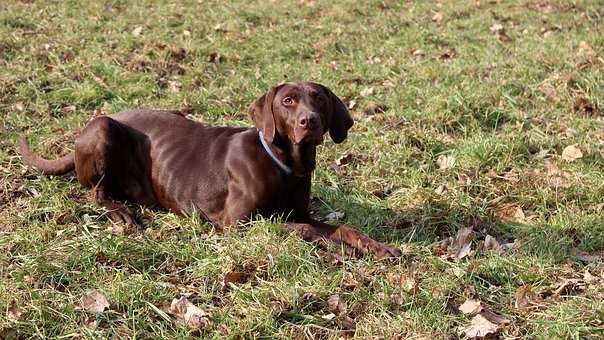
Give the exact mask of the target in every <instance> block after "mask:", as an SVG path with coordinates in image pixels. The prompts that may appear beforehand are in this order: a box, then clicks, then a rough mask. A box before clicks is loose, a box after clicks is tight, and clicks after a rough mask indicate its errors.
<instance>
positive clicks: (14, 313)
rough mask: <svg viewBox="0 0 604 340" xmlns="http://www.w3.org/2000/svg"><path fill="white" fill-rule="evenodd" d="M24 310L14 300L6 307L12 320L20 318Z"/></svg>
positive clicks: (7, 314) (7, 313)
mask: <svg viewBox="0 0 604 340" xmlns="http://www.w3.org/2000/svg"><path fill="white" fill-rule="evenodd" d="M22 315H23V312H22V311H21V310H20V309H19V307H17V302H16V301H15V300H13V301H12V302H11V303H10V304H9V305H8V307H7V308H6V316H7V317H8V318H9V319H12V320H20V319H21V316H22Z"/></svg>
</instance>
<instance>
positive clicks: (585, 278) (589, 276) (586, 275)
mask: <svg viewBox="0 0 604 340" xmlns="http://www.w3.org/2000/svg"><path fill="white" fill-rule="evenodd" d="M599 280H600V279H599V278H598V277H597V276H594V275H592V274H591V273H590V272H589V269H587V268H585V272H584V273H583V281H585V283H587V284H592V283H595V282H598V281H599Z"/></svg>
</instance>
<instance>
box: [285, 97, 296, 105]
mask: <svg viewBox="0 0 604 340" xmlns="http://www.w3.org/2000/svg"><path fill="white" fill-rule="evenodd" d="M293 104H294V100H293V99H291V97H285V98H283V105H288V106H289V105H293Z"/></svg>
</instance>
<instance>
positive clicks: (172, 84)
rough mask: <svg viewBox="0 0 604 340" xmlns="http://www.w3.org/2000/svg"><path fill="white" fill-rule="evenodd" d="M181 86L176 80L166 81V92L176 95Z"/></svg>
mask: <svg viewBox="0 0 604 340" xmlns="http://www.w3.org/2000/svg"><path fill="white" fill-rule="evenodd" d="M181 87H182V84H181V83H180V82H179V81H178V80H169V81H168V90H169V91H170V92H172V93H177V92H179V91H180V88H181Z"/></svg>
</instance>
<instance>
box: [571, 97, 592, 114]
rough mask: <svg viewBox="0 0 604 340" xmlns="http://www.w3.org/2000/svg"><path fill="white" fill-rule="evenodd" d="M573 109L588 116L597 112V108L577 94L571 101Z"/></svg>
mask: <svg viewBox="0 0 604 340" xmlns="http://www.w3.org/2000/svg"><path fill="white" fill-rule="evenodd" d="M573 110H574V111H575V112H576V113H583V114H586V115H588V116H593V115H595V114H597V113H598V108H597V107H596V105H595V104H593V103H592V102H591V101H589V99H587V98H586V97H585V96H578V97H577V98H576V99H575V102H574V103H573Z"/></svg>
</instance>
